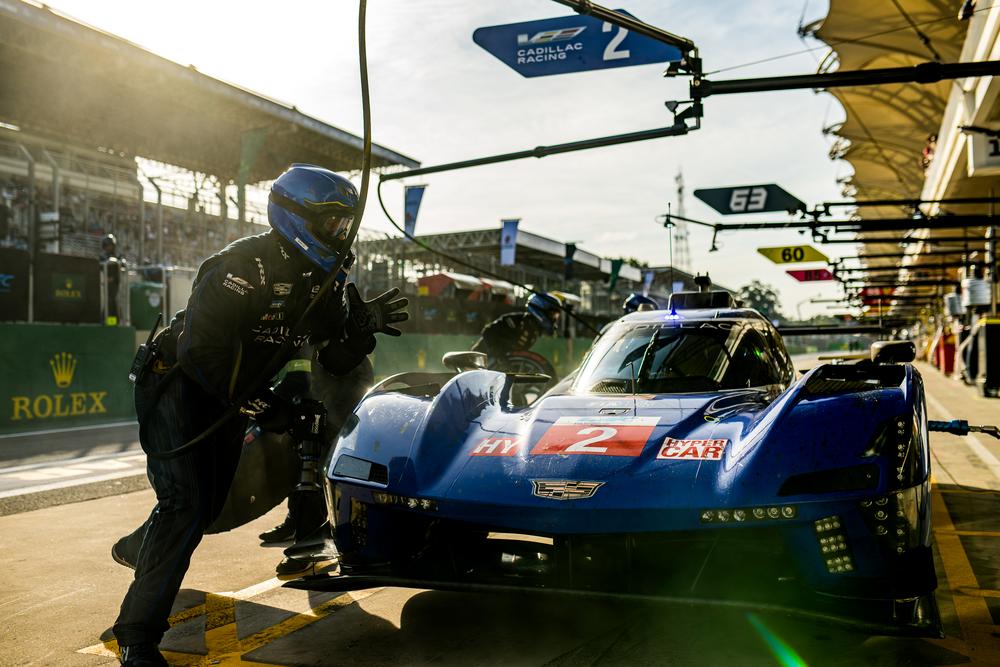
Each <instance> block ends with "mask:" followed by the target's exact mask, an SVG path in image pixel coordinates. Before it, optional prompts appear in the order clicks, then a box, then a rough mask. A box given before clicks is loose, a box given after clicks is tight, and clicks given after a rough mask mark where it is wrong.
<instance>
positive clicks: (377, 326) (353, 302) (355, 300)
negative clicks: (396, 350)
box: [347, 283, 410, 338]
mask: <svg viewBox="0 0 1000 667" xmlns="http://www.w3.org/2000/svg"><path fill="white" fill-rule="evenodd" d="M398 294H399V288H398V287H393V288H392V289H391V290H389V291H388V292H384V293H382V294H380V295H378V296H377V297H375V298H374V299H372V300H371V301H365V300H364V299H362V298H361V293H360V292H358V286H357V285H355V284H354V283H348V284H347V303H348V309H349V312H348V318H347V328H348V331H347V334H348V336H350V337H352V338H353V337H358V338H364V337H367V336H371V335H372V334H376V333H384V334H388V335H390V336H400V335H402V333H403V332H402V331H400V330H399V329H397V328H396V327H394V326H390V325H392V324H395V323H397V322H405V321H406V320H408V319H410V314H409V313H407V312H406V311H405V310H403V308H405V307H406V305H407V304H408V303H409V302H410V301H409V299H406V298H402V299H396V296H397V295H398ZM393 299H395V300H393Z"/></svg>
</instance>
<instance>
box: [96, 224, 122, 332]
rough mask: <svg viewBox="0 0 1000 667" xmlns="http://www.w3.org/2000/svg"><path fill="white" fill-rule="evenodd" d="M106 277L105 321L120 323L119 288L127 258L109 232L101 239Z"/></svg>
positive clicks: (101, 257)
mask: <svg viewBox="0 0 1000 667" xmlns="http://www.w3.org/2000/svg"><path fill="white" fill-rule="evenodd" d="M98 259H99V260H100V262H101V268H102V270H103V271H104V277H105V287H106V290H105V299H106V303H107V308H106V311H105V314H104V323H105V324H107V325H108V326H117V325H118V288H119V286H120V284H121V273H122V271H124V269H125V266H124V265H125V260H123V259H122V258H121V257H119V255H118V242H117V241H116V240H115V235H114V234H108V235H107V236H105V237H104V238H103V239H101V254H100V256H99V257H98Z"/></svg>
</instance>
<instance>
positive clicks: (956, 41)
mask: <svg viewBox="0 0 1000 667" xmlns="http://www.w3.org/2000/svg"><path fill="white" fill-rule="evenodd" d="M961 5H962V2H961V1H960V0H907V1H906V2H871V1H870V0H830V8H829V13H828V15H827V16H826V18H824V19H822V20H821V21H818V22H816V23H815V24H813V25H811V26H808V27H807V30H808V31H809V32H811V33H812V34H813V35H815V36H816V37H817V38H819V39H821V40H823V41H824V42H826V43H827V44H828V45H830V47H831V51H830V53H829V54H828V55H827V56H826V58H825V59H824V60H823V61H822V63H821V64H820V66H819V71H820V72H829V71H835V70H841V71H848V70H864V69H876V68H884V67H905V66H912V65H917V64H920V63H924V62H930V61H935V60H937V61H940V62H944V63H953V62H958V61H959V60H960V56H961V52H962V45H963V42H964V40H965V35H966V31H967V30H968V24H967V23H965V22H963V21H960V20H959V19H958V13H959V8H960V6H961ZM953 85H954V82H951V81H943V82H939V83H936V84H930V85H920V84H889V85H879V86H857V87H850V88H834V89H831V90H830V91H829V92H830V94H832V95H833V96H834V97H836V98H837V100H838V101H839V102H840V103H841V105H842V106H843V109H844V117H845V119H844V121H843V122H842V123H839V124H835V125H833V126H832V127H828V128H825V129H824V132H826V133H827V134H831V135H834V136H835V137H837V139H836V141H835V142H834V143H833V145H832V147H831V149H830V157H831V158H832V159H843V160H846V161H848V162H849V163H850V164H851V166H852V167H853V169H854V174H853V175H852V176H851V177H849V178H848V179H846V180H845V181H844V194H845V195H846V196H849V197H855V198H857V199H859V200H863V199H918V198H919V197H920V196H921V190H922V188H923V186H924V172H925V168H926V165H927V160H928V159H930V158H932V157H933V151H934V146H935V138H936V135H937V132H938V129H939V127H940V126H941V122H942V118H943V116H944V113H945V107H946V105H947V103H948V97H949V93H950V90H951V87H952V86H953ZM955 212H962V213H964V212H966V211H955ZM910 213H911V210H909V209H905V208H902V207H864V208H859V209H858V210H857V214H858V215H859V216H860V217H863V218H868V219H871V218H900V217H905V216H907V215H909V214H910ZM945 233H949V234H952V235H953V234H954V230H945ZM871 236H876V237H880V238H881V237H886V236H890V234H887V233H882V232H879V233H872V234H871ZM907 251H908V252H914V251H919V247H918V246H916V245H910V246H908V247H907ZM862 252H863V253H865V254H892V253H897V254H898V253H901V252H903V251H902V249H901V247H900V246H899V245H896V244H868V245H866V246H864V247H863V250H862ZM928 259H929V258H928ZM911 262H915V263H920V257H919V255H917V256H915V257H912V258H910V260H909V261H908V262H907V264H910V263H911ZM863 263H864V264H865V265H866V266H869V267H879V268H881V267H885V268H886V269H887V270H889V271H891V270H892V269H893V268H898V267H899V265H900V260H899V259H893V258H879V259H874V258H873V259H871V260H863ZM899 280H900V281H903V280H905V274H903V275H900V276H899Z"/></svg>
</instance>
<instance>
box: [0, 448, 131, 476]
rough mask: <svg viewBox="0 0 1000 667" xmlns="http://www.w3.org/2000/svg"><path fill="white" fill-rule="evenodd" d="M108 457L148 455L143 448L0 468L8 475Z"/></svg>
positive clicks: (125, 458) (122, 458)
mask: <svg viewBox="0 0 1000 667" xmlns="http://www.w3.org/2000/svg"><path fill="white" fill-rule="evenodd" d="M107 459H115V460H118V461H125V462H129V461H145V460H146V455H145V454H144V453H143V452H142V450H141V449H137V450H128V451H127V452H109V453H107V454H92V455H90V456H80V457H77V458H75V459H52V460H51V461H41V462H39V463H26V464H24V465H19V466H11V467H9V468H0V475H6V474H7V473H11V472H20V471H22V470H39V469H41V468H53V467H59V466H71V465H77V464H84V463H89V462H90V461H105V460H107Z"/></svg>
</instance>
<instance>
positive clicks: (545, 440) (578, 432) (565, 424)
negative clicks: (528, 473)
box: [531, 416, 659, 456]
mask: <svg viewBox="0 0 1000 667" xmlns="http://www.w3.org/2000/svg"><path fill="white" fill-rule="evenodd" d="M658 421H659V418H658V417H632V416H629V417H610V416H609V417H604V416H601V417H560V418H559V419H557V420H556V421H555V423H553V424H552V426H550V427H549V428H548V429H547V430H546V431H545V432H544V433H543V434H542V436H541V437H540V438H539V439H538V442H537V443H535V446H534V447H533V448H532V449H531V455H532V456H539V455H545V454H561V455H574V454H575V455H578V456H579V455H589V456H639V454H641V453H642V449H643V447H645V446H646V442H647V441H648V440H649V437H650V436H651V435H652V434H653V429H654V428H656V424H657V422H658Z"/></svg>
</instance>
